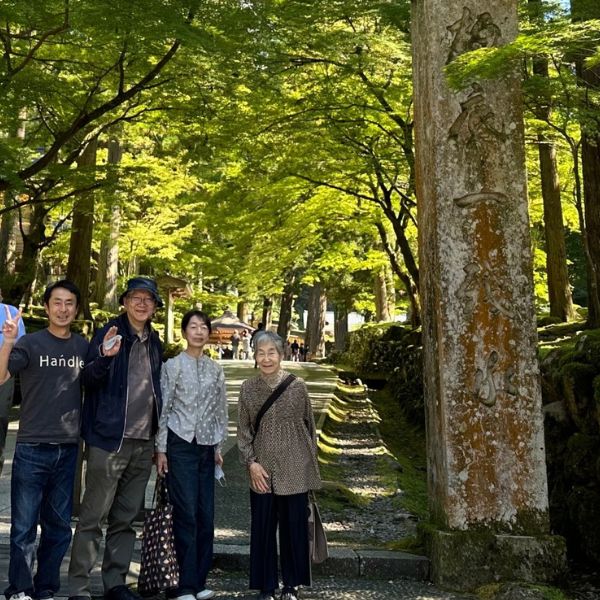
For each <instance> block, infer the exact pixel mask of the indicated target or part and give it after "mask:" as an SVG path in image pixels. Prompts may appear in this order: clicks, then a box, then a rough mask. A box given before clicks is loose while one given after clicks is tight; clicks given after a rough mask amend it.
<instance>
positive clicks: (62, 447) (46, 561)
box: [4, 442, 77, 598]
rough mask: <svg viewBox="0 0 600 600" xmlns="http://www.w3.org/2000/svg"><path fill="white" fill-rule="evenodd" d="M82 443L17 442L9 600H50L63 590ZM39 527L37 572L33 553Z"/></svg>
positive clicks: (12, 499)
mask: <svg viewBox="0 0 600 600" xmlns="http://www.w3.org/2000/svg"><path fill="white" fill-rule="evenodd" d="M76 465H77V444H32V443H21V442H18V443H17V445H16V447H15V455H14V459H13V466H12V479H11V493H10V502H11V526H10V564H9V567H8V583H9V585H8V588H7V589H6V591H5V592H4V593H5V595H6V597H7V598H8V597H10V596H11V595H12V594H17V593H19V592H25V593H26V594H27V595H29V596H34V597H36V598H50V597H52V596H54V594H55V593H56V592H57V591H58V589H59V588H60V564H61V562H62V559H63V557H64V555H65V552H66V551H67V548H68V547H69V542H70V541H71V509H72V508H73V480H74V478H75V467H76ZM38 522H39V523H40V525H41V530H42V533H41V537H40V542H39V545H38V548H37V572H36V574H35V577H34V576H33V562H34V561H33V552H34V546H35V538H36V533H37V525H38Z"/></svg>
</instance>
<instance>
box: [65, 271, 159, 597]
mask: <svg viewBox="0 0 600 600" xmlns="http://www.w3.org/2000/svg"><path fill="white" fill-rule="evenodd" d="M119 303H120V304H122V305H123V306H124V307H125V312H124V313H122V314H121V315H119V316H118V317H116V318H114V319H111V320H110V321H109V322H108V323H107V324H106V325H105V326H104V327H103V328H102V329H100V330H99V331H98V332H97V333H96V335H95V336H94V339H93V340H92V343H91V344H90V350H89V352H88V355H87V358H86V363H85V368H84V372H83V382H84V384H85V392H86V397H85V402H84V405H83V418H82V426H81V431H82V437H83V439H84V440H85V443H86V451H87V471H86V479H85V492H84V496H83V500H82V503H81V509H80V515H79V523H78V524H77V529H76V531H75V537H74V538H73V547H72V550H71V562H70V564H69V597H70V598H71V599H77V600H89V598H90V596H91V587H90V576H91V573H92V569H93V568H94V565H95V564H96V559H97V556H98V550H99V546H100V542H101V540H102V526H103V524H104V522H105V521H107V523H108V524H107V530H106V543H105V549H104V559H103V561H102V583H103V585H104V598H105V599H106V600H132V599H137V598H139V596H138V595H137V594H135V593H134V592H132V591H131V590H130V589H129V588H128V587H127V586H126V585H125V577H126V575H127V573H128V572H129V564H130V562H131V557H132V554H133V547H134V543H135V530H134V529H133V527H132V523H133V520H134V518H135V517H136V515H137V514H138V512H139V511H140V509H141V508H142V504H143V501H144V494H145V491H146V484H147V483H148V478H149V477H150V471H151V469H152V458H153V456H154V434H155V433H156V431H157V429H158V417H159V415H160V411H161V408H162V401H161V393H160V370H161V366H162V345H161V342H160V339H159V337H158V334H157V333H156V332H155V331H154V330H153V329H152V325H151V319H152V316H153V315H154V312H155V310H156V309H157V308H159V307H161V306H162V305H163V302H162V299H161V298H160V296H159V294H158V289H157V287H156V282H155V281H154V280H152V279H148V278H146V277H134V278H133V279H130V280H129V281H128V282H127V289H126V290H125V291H124V292H123V293H122V294H121V297H120V298H119ZM107 335H109V336H111V337H115V338H116V340H117V341H116V343H115V345H114V346H112V348H110V349H109V348H108V346H107V343H106V341H105V342H104V343H103V342H102V340H105V338H106V336H107ZM118 336H121V337H118ZM115 348H116V352H115V350H114V349H115Z"/></svg>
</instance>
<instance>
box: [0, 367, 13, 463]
mask: <svg viewBox="0 0 600 600" xmlns="http://www.w3.org/2000/svg"><path fill="white" fill-rule="evenodd" d="M14 391H15V379H14V377H11V378H10V379H9V380H8V381H5V382H4V383H3V384H2V385H0V457H1V456H2V453H3V452H4V447H5V446H6V434H7V432H8V413H9V412H10V407H11V406H12V400H13V393H14Z"/></svg>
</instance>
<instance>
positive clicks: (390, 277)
mask: <svg viewBox="0 0 600 600" xmlns="http://www.w3.org/2000/svg"><path fill="white" fill-rule="evenodd" d="M384 272H385V290H386V293H387V296H386V304H387V312H388V315H389V319H390V321H393V320H394V317H395V315H396V286H395V285H394V273H393V272H392V267H391V265H389V264H388V265H385V267H384Z"/></svg>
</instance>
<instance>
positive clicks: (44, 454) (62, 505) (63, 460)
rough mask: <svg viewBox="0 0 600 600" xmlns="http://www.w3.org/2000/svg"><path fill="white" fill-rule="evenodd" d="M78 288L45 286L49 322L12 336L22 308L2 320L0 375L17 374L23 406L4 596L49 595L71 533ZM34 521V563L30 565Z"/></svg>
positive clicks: (80, 351) (81, 355)
mask: <svg viewBox="0 0 600 600" xmlns="http://www.w3.org/2000/svg"><path fill="white" fill-rule="evenodd" d="M79 298H80V294H79V290H78V289H77V287H76V286H75V285H74V284H73V283H71V282H70V281H66V280H62V281H57V282H56V283H54V284H52V285H50V286H48V288H46V291H45V292H44V307H45V309H46V314H47V315H48V322H49V324H48V327H47V329H44V330H43V331H38V332H36V333H32V334H28V335H25V336H23V337H22V338H20V339H19V340H18V341H16V338H17V332H18V327H19V322H20V320H21V313H20V311H19V313H18V314H17V315H16V316H13V315H10V314H8V315H7V318H6V320H5V322H4V324H3V325H2V334H3V338H4V339H3V341H2V345H1V346H0V383H3V382H5V381H6V380H7V379H8V378H9V377H10V376H12V375H15V374H16V373H19V374H20V378H21V395H22V400H21V414H20V420H19V432H18V434H17V444H16V447H15V455H14V458H13V464H12V478H11V529H10V563H9V567H8V584H9V585H8V588H7V589H6V590H5V595H6V597H7V598H8V599H9V600H31V598H32V597H35V598H36V599H40V600H44V599H46V598H52V597H53V596H54V595H55V594H56V592H58V590H59V587H60V565H61V562H62V559H63V557H64V555H65V552H66V551H67V548H68V547H69V543H70V541H71V509H72V503H73V480H74V477H75V467H76V463H77V450H78V440H79V423H80V410H81V384H80V374H81V372H82V370H83V364H84V360H85V356H86V354H87V350H88V343H87V341H86V340H85V339H83V338H82V337H81V336H79V335H77V334H74V333H71V323H72V322H73V319H74V318H75V316H76V314H77V307H78V305H79ZM38 524H39V525H40V527H41V536H40V540H39V544H38V549H37V555H36V557H37V571H36V573H35V576H34V574H33V572H32V567H33V563H34V560H33V549H34V545H35V539H36V534H37V527H38Z"/></svg>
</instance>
